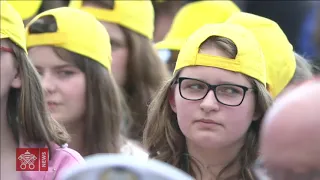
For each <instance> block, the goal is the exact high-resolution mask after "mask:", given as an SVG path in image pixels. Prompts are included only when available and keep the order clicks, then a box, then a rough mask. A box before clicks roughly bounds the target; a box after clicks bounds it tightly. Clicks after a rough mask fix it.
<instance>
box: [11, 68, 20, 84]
mask: <svg viewBox="0 0 320 180" xmlns="http://www.w3.org/2000/svg"><path fill="white" fill-rule="evenodd" d="M16 70H17V72H16V75H15V77H14V79H13V81H12V83H11V87H13V88H21V78H20V71H19V68H18V67H17V69H16Z"/></svg>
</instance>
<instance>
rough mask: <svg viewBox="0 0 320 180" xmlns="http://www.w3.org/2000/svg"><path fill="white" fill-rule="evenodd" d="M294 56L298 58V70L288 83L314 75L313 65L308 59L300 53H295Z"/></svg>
mask: <svg viewBox="0 0 320 180" xmlns="http://www.w3.org/2000/svg"><path fill="white" fill-rule="evenodd" d="M294 56H295V60H296V70H295V72H294V75H293V77H292V79H291V80H290V82H289V83H288V85H290V84H294V83H298V82H301V81H304V80H307V79H310V78H312V77H313V73H312V65H311V64H309V63H308V61H307V60H306V59H305V58H304V57H302V56H301V55H299V54H298V53H294Z"/></svg>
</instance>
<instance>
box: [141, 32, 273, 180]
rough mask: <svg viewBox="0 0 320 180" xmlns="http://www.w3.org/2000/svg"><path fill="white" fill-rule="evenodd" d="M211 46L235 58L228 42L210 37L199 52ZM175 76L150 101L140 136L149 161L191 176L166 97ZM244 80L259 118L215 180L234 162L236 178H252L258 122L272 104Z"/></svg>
mask: <svg viewBox="0 0 320 180" xmlns="http://www.w3.org/2000/svg"><path fill="white" fill-rule="evenodd" d="M211 45H214V46H215V47H217V48H219V49H221V50H223V51H224V52H225V54H226V55H228V56H229V57H230V58H235V56H236V53H237V49H236V46H235V45H234V43H233V42H232V41H231V40H229V39H226V38H222V37H210V38H209V39H208V40H206V41H205V42H204V43H203V44H202V45H201V47H200V49H203V48H208V46H211ZM179 73H180V72H177V73H176V74H175V75H174V77H172V78H171V79H170V80H168V81H167V82H166V83H165V84H164V85H163V86H162V87H161V88H160V90H159V91H158V93H157V95H156V97H155V98H154V99H153V101H152V102H151V104H150V106H149V111H148V120H147V124H146V128H145V130H144V134H143V144H144V145H145V146H146V148H147V150H148V151H149V153H150V157H151V158H155V159H158V160H161V161H164V162H167V163H169V164H171V165H173V166H175V167H177V168H180V169H182V170H184V171H186V172H187V173H189V174H191V175H193V176H194V175H195V174H194V171H195V170H194V169H191V166H190V161H188V160H187V158H186V157H188V156H189V155H188V154H186V153H187V151H186V140H185V137H184V135H183V134H182V132H181V130H180V129H179V126H178V123H177V116H176V114H175V113H174V112H173V111H172V109H171V107H170V104H169V99H168V94H169V93H170V91H171V89H172V86H173V84H174V82H175V81H176V80H177V78H178V77H179ZM248 79H249V80H250V82H251V83H252V85H253V88H255V89H256V91H257V94H256V111H257V112H259V113H260V114H261V118H260V119H258V120H256V121H252V124H251V125H250V127H249V129H248V132H247V135H246V138H245V143H244V145H243V147H242V148H241V150H240V152H239V154H238V156H237V157H236V158H235V159H234V160H233V161H231V162H230V163H229V164H228V165H227V166H226V167H225V168H224V169H223V170H222V171H221V172H220V173H219V174H218V177H217V179H219V178H220V177H221V176H222V174H223V173H224V172H225V171H226V170H227V169H228V168H229V167H231V166H233V164H234V163H235V162H237V161H240V164H241V169H240V171H239V174H237V176H238V177H239V178H241V179H246V180H248V179H254V177H253V176H252V173H251V171H250V167H251V165H252V164H253V162H254V161H255V160H256V158H257V156H258V139H259V138H258V136H259V128H260V123H261V120H262V117H263V115H264V113H265V112H266V110H267V109H268V107H269V106H270V105H271V104H272V98H271V97H270V95H269V93H268V91H267V89H266V88H265V86H264V85H263V84H262V83H260V82H259V81H257V80H255V79H253V78H250V77H248ZM189 167H190V168H189Z"/></svg>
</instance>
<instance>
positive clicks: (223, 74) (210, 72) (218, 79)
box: [179, 66, 250, 86]
mask: <svg viewBox="0 0 320 180" xmlns="http://www.w3.org/2000/svg"><path fill="white" fill-rule="evenodd" d="M179 77H189V78H195V79H200V80H203V81H206V82H208V83H213V84H214V83H235V84H241V85H245V86H249V85H250V82H249V80H248V78H246V76H245V75H243V74H241V73H238V72H233V71H229V70H224V69H220V68H215V67H206V66H189V67H185V68H183V69H182V70H181V72H180V74H179Z"/></svg>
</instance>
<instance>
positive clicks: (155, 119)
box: [143, 24, 272, 180]
mask: <svg viewBox="0 0 320 180" xmlns="http://www.w3.org/2000/svg"><path fill="white" fill-rule="evenodd" d="M271 103H272V99H271V97H270V95H269V93H268V91H267V88H266V65H265V59H264V56H263V54H262V51H261V47H260V46H259V44H258V42H257V40H256V39H255V37H254V35H253V34H252V33H251V32H250V31H248V30H247V29H245V28H244V27H242V26H239V25H233V24H215V25H212V24H211V25H210V24H209V25H205V26H203V27H202V28H200V29H198V30H197V31H196V32H195V33H193V34H192V35H191V36H190V37H189V39H188V40H187V42H186V44H185V45H184V46H183V47H182V48H181V50H180V52H179V56H178V60H177V64H176V66H175V70H174V74H173V77H172V78H171V79H170V80H169V81H168V82H167V83H166V84H165V85H164V86H163V87H162V88H161V89H160V90H159V92H158V94H157V95H156V97H155V98H154V100H153V101H152V103H151V105H150V107H149V115H148V121H147V124H146V128H145V131H144V134H143V143H144V145H145V146H146V147H147V150H148V151H149V152H150V157H151V158H155V159H158V160H162V161H164V162H167V163H169V164H171V165H173V166H175V167H178V168H180V169H182V170H184V171H186V172H188V173H189V174H191V175H192V176H193V177H194V178H196V179H197V180H208V179H210V180H211V179H219V180H221V179H224V180H225V179H229V180H231V179H232V180H239V179H242V180H250V179H253V178H254V177H253V176H252V173H251V171H250V167H251V166H252V164H253V162H254V161H255V159H256V157H257V155H258V152H257V146H258V133H259V125H260V122H261V118H262V117H263V115H264V113H265V112H266V110H267V108H268V107H269V106H270V105H271Z"/></svg>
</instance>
